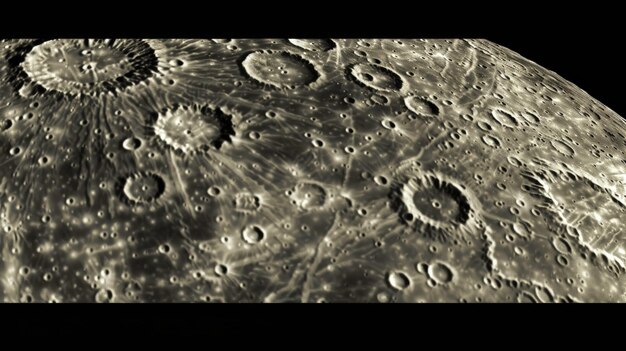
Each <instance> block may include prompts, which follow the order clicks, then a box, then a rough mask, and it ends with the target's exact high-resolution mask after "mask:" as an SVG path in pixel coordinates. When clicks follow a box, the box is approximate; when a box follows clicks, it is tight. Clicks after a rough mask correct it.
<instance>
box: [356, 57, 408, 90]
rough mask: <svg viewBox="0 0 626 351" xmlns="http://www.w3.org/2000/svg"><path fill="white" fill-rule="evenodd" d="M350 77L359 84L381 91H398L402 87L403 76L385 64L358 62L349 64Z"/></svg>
mask: <svg viewBox="0 0 626 351" xmlns="http://www.w3.org/2000/svg"><path fill="white" fill-rule="evenodd" d="M347 70H348V77H349V78H350V79H352V80H353V81H354V82H356V83H357V84H359V85H361V86H363V87H366V88H370V89H373V90H380V91H398V90H400V89H402V78H400V76H399V75H398V74H397V73H396V72H394V71H392V70H390V69H388V68H385V67H383V66H378V65H372V64H362V63H359V64H356V65H352V66H348V68H347Z"/></svg>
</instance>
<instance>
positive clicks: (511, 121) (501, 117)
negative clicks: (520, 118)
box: [491, 110, 519, 128]
mask: <svg viewBox="0 0 626 351" xmlns="http://www.w3.org/2000/svg"><path fill="white" fill-rule="evenodd" d="M491 118H493V120H494V121H496V122H497V123H498V124H500V125H502V126H504V127H507V128H515V127H517V126H518V125H519V123H518V122H517V119H516V118H515V117H513V115H511V114H510V113H508V112H505V111H502V110H493V111H492V112H491Z"/></svg>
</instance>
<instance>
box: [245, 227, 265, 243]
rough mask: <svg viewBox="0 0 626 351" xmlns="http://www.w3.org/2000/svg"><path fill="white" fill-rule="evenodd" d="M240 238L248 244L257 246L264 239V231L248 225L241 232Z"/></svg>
mask: <svg viewBox="0 0 626 351" xmlns="http://www.w3.org/2000/svg"><path fill="white" fill-rule="evenodd" d="M241 236H242V238H243V241H245V242H246V243H248V244H258V243H259V242H260V241H262V240H263V239H265V231H263V229H261V227H259V226H256V225H249V226H247V227H245V228H244V229H243V230H242V232H241Z"/></svg>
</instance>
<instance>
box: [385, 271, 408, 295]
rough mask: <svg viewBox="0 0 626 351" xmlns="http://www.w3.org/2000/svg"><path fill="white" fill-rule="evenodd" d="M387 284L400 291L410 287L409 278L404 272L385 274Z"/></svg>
mask: <svg viewBox="0 0 626 351" xmlns="http://www.w3.org/2000/svg"><path fill="white" fill-rule="evenodd" d="M387 283H388V284H389V285H390V286H391V287H392V288H394V289H396V290H399V291H402V290H404V289H406V288H408V287H409V286H410V285H411V278H409V276H408V275H406V273H404V272H391V273H389V274H387Z"/></svg>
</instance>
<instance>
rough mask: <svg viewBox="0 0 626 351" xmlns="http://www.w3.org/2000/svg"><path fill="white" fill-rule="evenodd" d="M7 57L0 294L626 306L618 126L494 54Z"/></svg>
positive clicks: (229, 42)
mask: <svg viewBox="0 0 626 351" xmlns="http://www.w3.org/2000/svg"><path fill="white" fill-rule="evenodd" d="M0 51H1V52H0V81H1V82H0V155H1V156H0V232H1V235H0V249H1V252H0V301H4V302H306V303H308V302H380V303H388V302H596V301H599V302H620V301H625V300H626V279H625V277H624V275H625V273H626V224H625V223H626V212H625V211H626V156H625V153H626V123H625V121H624V119H622V118H621V117H620V116H619V115H617V114H616V113H615V112H613V111H612V110H610V109H609V108H607V107H606V106H604V105H603V104H602V103H600V102H599V101H597V100H595V99H594V98H592V97H591V96H589V95H588V94H587V93H585V92H584V91H583V90H581V89H580V88H578V87H576V86H574V85H573V84H572V83H570V82H568V81H567V80H565V79H563V78H562V77H560V76H558V75H557V74H556V73H554V72H551V71H548V70H546V69H544V68H542V67H540V66H538V65H537V64H535V63H533V62H531V61H529V60H527V59H525V58H523V57H521V56H520V55H518V54H517V53H515V52H512V51H510V50H508V49H506V48H504V47H502V46H499V45H497V44H495V43H492V42H489V41H486V40H444V39H440V40H405V39H402V40H388V39H385V40H377V39H267V40H265V39H250V40H244V39H212V40H211V39H207V40H200V39H196V40H173V39H172V40H154V39H151V40H138V39H133V40H123V39H116V40H113V39H108V40H91V39H89V40H87V39H85V40H83V39H76V40H74V39H61V40H48V41H43V40H4V41H3V42H2V44H1V46H0Z"/></svg>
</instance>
